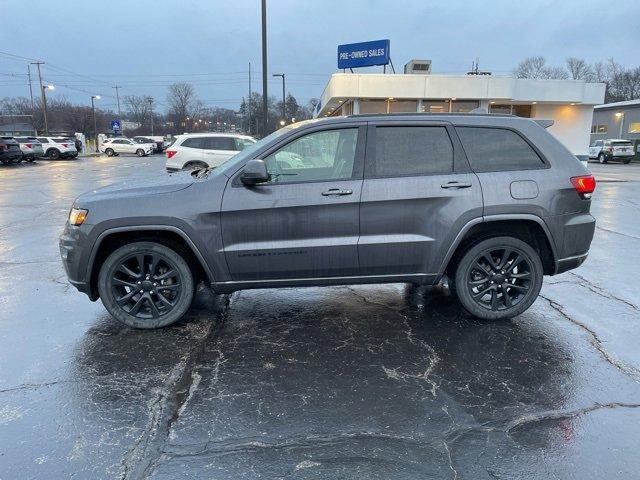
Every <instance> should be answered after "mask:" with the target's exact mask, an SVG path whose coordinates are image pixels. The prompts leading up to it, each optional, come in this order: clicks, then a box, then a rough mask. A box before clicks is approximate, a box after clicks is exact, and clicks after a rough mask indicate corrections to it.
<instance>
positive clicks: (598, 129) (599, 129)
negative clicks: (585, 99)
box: [591, 124, 640, 133]
mask: <svg viewBox="0 0 640 480" xmlns="http://www.w3.org/2000/svg"><path fill="white" fill-rule="evenodd" d="M638 126H640V124H638ZM591 133H607V125H591ZM629 133H631V132H629Z"/></svg>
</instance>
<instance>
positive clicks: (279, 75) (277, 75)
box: [273, 73, 287, 123]
mask: <svg viewBox="0 0 640 480" xmlns="http://www.w3.org/2000/svg"><path fill="white" fill-rule="evenodd" d="M273 76H274V77H282V120H284V122H285V123H287V102H286V100H287V99H286V97H285V93H284V92H285V80H284V73H274V74H273Z"/></svg>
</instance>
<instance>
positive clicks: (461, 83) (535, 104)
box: [316, 61, 605, 160]
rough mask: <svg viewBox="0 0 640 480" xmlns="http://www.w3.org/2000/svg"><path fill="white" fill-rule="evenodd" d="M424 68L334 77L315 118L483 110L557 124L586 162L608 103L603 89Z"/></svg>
mask: <svg viewBox="0 0 640 480" xmlns="http://www.w3.org/2000/svg"><path fill="white" fill-rule="evenodd" d="M425 62H428V61H425ZM424 65H426V66H425V67H423V68H416V67H420V66H421V62H420V61H411V62H409V63H408V64H407V66H405V72H407V73H403V74H395V73H393V74H389V73H384V74H371V73H346V72H345V73H335V74H333V75H332V76H331V78H330V79H329V83H327V85H326V86H325V88H324V91H323V92H322V96H321V98H320V104H319V106H318V109H317V111H316V116H318V117H325V116H334V115H351V114H367V113H406V112H424V113H445V112H454V113H456V112H470V111H472V110H474V109H478V108H480V109H483V110H485V111H488V112H491V113H509V114H513V115H518V116H521V117H528V118H537V119H545V120H553V122H554V124H553V125H552V126H551V127H549V131H550V132H551V133H552V134H553V135H555V136H556V137H557V138H558V139H559V140H560V141H562V143H564V145H565V146H566V147H567V148H568V149H569V150H570V151H571V152H572V153H573V154H575V155H576V156H577V157H578V158H581V159H583V160H586V157H587V153H588V146H589V143H590V132H591V125H592V117H593V111H594V106H596V105H599V104H601V103H603V101H604V92H605V85H604V84H603V83H587V82H584V81H580V80H540V79H522V78H513V77H509V76H498V75H490V74H467V75H435V74H430V73H426V74H425V73H424V72H425V71H430V68H431V65H430V62H428V65H427V64H426V63H424ZM414 69H415V70H416V72H415V73H414V71H413V70H414Z"/></svg>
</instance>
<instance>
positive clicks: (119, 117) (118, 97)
mask: <svg viewBox="0 0 640 480" xmlns="http://www.w3.org/2000/svg"><path fill="white" fill-rule="evenodd" d="M111 88H115V90H116V100H117V101H118V120H120V121H122V113H121V112H120V94H119V92H118V90H120V88H122V87H120V86H118V85H115V86H113V87H111Z"/></svg>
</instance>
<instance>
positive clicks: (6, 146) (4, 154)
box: [0, 137, 22, 165]
mask: <svg viewBox="0 0 640 480" xmlns="http://www.w3.org/2000/svg"><path fill="white" fill-rule="evenodd" d="M21 161H22V150H20V144H19V143H18V142H16V141H15V140H14V139H13V137H0V162H2V163H4V164H5V165H9V164H11V163H20V162H21Z"/></svg>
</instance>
